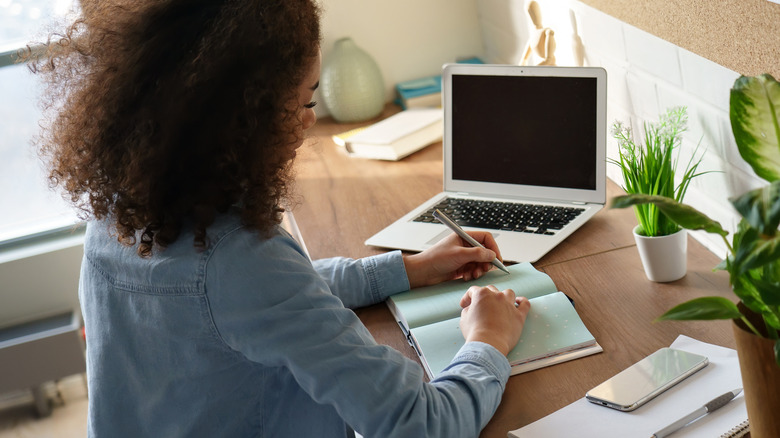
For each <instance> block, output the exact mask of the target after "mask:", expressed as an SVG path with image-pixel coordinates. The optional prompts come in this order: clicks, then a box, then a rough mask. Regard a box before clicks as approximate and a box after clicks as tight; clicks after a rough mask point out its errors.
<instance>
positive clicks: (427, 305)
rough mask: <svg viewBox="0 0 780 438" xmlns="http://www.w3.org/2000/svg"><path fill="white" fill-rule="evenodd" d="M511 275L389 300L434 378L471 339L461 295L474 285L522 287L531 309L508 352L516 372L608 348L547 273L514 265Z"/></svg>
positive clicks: (495, 275) (443, 285)
mask: <svg viewBox="0 0 780 438" xmlns="http://www.w3.org/2000/svg"><path fill="white" fill-rule="evenodd" d="M508 269H509V271H510V275H506V274H504V273H503V272H501V271H499V270H492V271H490V272H488V273H487V274H485V275H484V276H482V277H481V278H480V279H478V280H474V281H470V282H464V281H461V280H455V281H450V282H446V283H441V284H438V285H435V286H429V287H423V288H417V289H413V290H411V291H408V292H404V293H401V294H398V295H393V296H392V297H390V298H388V300H387V305H388V307H389V308H390V312H391V313H392V314H393V316H395V318H396V321H398V324H399V326H400V327H401V330H403V332H404V334H405V335H406V337H407V339H408V340H409V343H410V344H411V345H412V347H414V348H415V350H417V354H418V355H419V356H420V360H421V362H422V363H423V366H424V367H425V371H426V373H427V374H428V377H430V378H431V379H433V378H435V377H436V376H437V375H438V374H439V373H441V371H442V370H444V368H446V367H447V365H449V363H450V362H451V361H452V359H453V358H454V357H455V355H456V354H457V353H458V350H460V348H461V347H462V346H463V344H464V343H465V340H464V339H463V335H462V334H461V331H460V327H459V325H458V324H459V323H460V311H461V307H460V298H461V297H462V296H463V294H464V293H465V291H466V290H467V289H468V288H469V287H471V286H473V285H480V286H485V285H489V284H492V285H495V286H496V287H497V288H498V289H499V290H503V289H512V290H515V291H522V294H523V296H525V297H527V298H528V299H529V300H530V301H531V310H530V312H529V314H528V317H527V318H526V322H525V325H524V326H523V333H522V335H521V337H520V341H519V342H518V343H517V345H516V346H515V348H514V349H513V350H512V351H511V352H510V353H509V354H508V355H507V358H508V359H509V363H510V365H511V366H512V371H511V373H512V374H519V373H523V372H526V371H531V370H535V369H537V368H542V367H546V366H549V365H553V364H556V363H560V362H565V361H568V360H572V359H576V358H579V357H583V356H587V355H590V354H594V353H599V352H601V351H602V348H601V346H599V344H598V343H597V342H596V339H595V338H594V337H593V335H592V334H591V333H590V332H589V331H588V329H587V328H586V327H585V324H584V323H583V322H582V320H581V319H580V317H579V315H578V314H577V311H576V310H575V309H574V306H573V305H572V303H571V301H570V300H569V298H568V297H567V296H566V295H565V294H563V293H562V292H559V291H558V289H557V288H556V287H555V284H554V283H553V281H552V280H551V279H550V277H549V276H548V275H547V274H544V273H542V272H539V271H537V270H536V269H534V268H533V266H531V264H530V263H520V264H516V265H512V266H509V268H508Z"/></svg>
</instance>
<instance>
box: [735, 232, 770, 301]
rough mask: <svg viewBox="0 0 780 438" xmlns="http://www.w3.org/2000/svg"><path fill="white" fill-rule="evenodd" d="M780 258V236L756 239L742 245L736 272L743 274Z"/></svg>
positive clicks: (737, 257) (736, 261) (736, 262)
mask: <svg viewBox="0 0 780 438" xmlns="http://www.w3.org/2000/svg"><path fill="white" fill-rule="evenodd" d="M778 259H780V236H776V237H774V238H772V239H756V240H755V241H753V242H752V243H751V244H750V245H745V244H743V245H741V246H740V248H739V250H738V253H737V256H736V257H735V260H734V263H735V264H736V265H737V266H738V269H737V270H736V273H737V274H738V275H739V274H742V273H744V272H746V271H749V270H751V269H756V268H760V267H762V266H765V265H768V264H770V263H772V262H774V261H776V260H778ZM779 294H780V293H779Z"/></svg>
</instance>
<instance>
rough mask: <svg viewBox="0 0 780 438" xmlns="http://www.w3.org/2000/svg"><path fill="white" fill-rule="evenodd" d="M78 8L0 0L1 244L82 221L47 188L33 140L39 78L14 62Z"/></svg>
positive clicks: (50, 0)
mask: <svg viewBox="0 0 780 438" xmlns="http://www.w3.org/2000/svg"><path fill="white" fill-rule="evenodd" d="M76 7H77V5H76V4H75V2H74V0H0V246H4V245H7V244H9V243H11V242H19V241H20V240H24V239H28V238H31V237H33V236H41V235H47V234H52V233H56V232H58V231H62V230H69V229H71V228H72V226H73V224H74V223H77V222H78V218H77V216H76V211H75V210H74V209H73V208H72V207H71V206H70V205H69V204H67V203H66V202H65V201H64V200H63V199H62V196H61V195H60V193H56V192H54V191H52V190H50V189H49V188H48V183H47V180H46V176H45V175H46V171H45V170H44V168H43V165H42V163H41V161H40V159H39V158H38V155H37V152H36V151H35V150H34V148H33V146H32V143H31V142H32V139H33V137H34V136H35V135H36V133H37V130H38V122H39V120H40V118H41V112H40V110H39V109H38V106H37V102H38V99H37V93H38V89H37V88H38V87H37V78H36V77H35V76H34V75H32V74H31V73H30V72H29V70H28V69H27V67H26V66H24V65H20V64H15V63H14V62H15V60H16V53H17V50H19V49H21V48H23V47H25V46H26V45H27V44H28V43H29V42H31V41H44V40H45V36H46V28H47V26H49V25H51V24H52V23H53V22H54V21H55V20H56V21H58V22H63V20H64V19H67V18H68V17H69V16H70V15H71V14H72V13H73V11H74V10H75V8H76Z"/></svg>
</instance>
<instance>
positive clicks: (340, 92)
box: [320, 38, 385, 123]
mask: <svg viewBox="0 0 780 438" xmlns="http://www.w3.org/2000/svg"><path fill="white" fill-rule="evenodd" d="M320 93H321V96H322V100H323V101H324V103H325V106H326V107H327V108H328V111H330V114H331V116H332V117H333V118H334V119H335V120H336V121H337V122H342V123H348V122H362V121H365V120H369V119H372V118H374V117H376V116H378V115H379V114H380V113H381V112H382V110H383V109H384V105H385V85H384V81H383V80H382V72H381V71H380V70H379V66H378V65H377V63H376V62H375V61H374V59H373V58H372V57H371V56H370V55H369V54H368V53H366V52H365V51H364V50H363V49H361V48H360V47H358V46H357V45H356V44H355V42H354V41H352V39H351V38H342V39H340V40H338V41H336V43H335V45H334V47H333V50H332V51H331V52H330V53H329V54H328V56H327V59H326V60H325V62H324V63H323V66H322V72H321V74H320Z"/></svg>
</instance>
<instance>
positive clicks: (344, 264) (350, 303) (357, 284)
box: [312, 251, 409, 309]
mask: <svg viewBox="0 0 780 438" xmlns="http://www.w3.org/2000/svg"><path fill="white" fill-rule="evenodd" d="M312 265H313V266H314V269H315V270H316V271H317V273H318V274H320V276H321V277H322V278H323V279H324V280H325V282H326V283H327V285H328V288H329V289H330V291H331V292H332V293H333V294H334V295H336V296H337V297H339V298H340V299H341V301H342V302H343V303H344V306H345V307H347V308H350V309H354V308H358V307H364V306H369V305H371V304H376V303H379V302H382V301H384V300H385V299H387V297H389V296H390V295H393V294H396V293H398V292H403V291H406V290H409V279H408V276H407V275H406V269H405V268H404V262H403V257H402V255H401V251H393V252H389V253H385V254H380V255H376V256H372V257H366V258H362V259H358V260H353V259H347V258H342V257H334V258H328V259H321V260H315V261H314V262H312Z"/></svg>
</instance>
